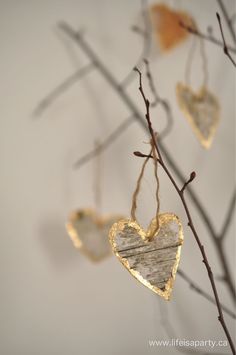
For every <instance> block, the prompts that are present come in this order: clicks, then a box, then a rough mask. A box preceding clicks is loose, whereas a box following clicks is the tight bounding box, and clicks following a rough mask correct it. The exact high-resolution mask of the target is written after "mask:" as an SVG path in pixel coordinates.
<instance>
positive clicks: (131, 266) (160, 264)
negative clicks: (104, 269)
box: [109, 213, 183, 300]
mask: <svg viewBox="0 0 236 355" xmlns="http://www.w3.org/2000/svg"><path fill="white" fill-rule="evenodd" d="M155 223H156V218H154V219H153V220H152V222H151V223H150V226H151V228H153V225H154V224H155ZM150 226H149V227H148V229H147V231H145V230H143V229H142V227H141V226H140V225H139V224H138V223H137V222H136V221H133V220H131V219H123V220H120V221H119V222H117V223H115V224H114V225H113V226H112V228H111V230H110V232H109V238H110V242H111V245H112V250H113V252H114V254H115V255H116V256H117V257H118V259H119V260H120V262H121V263H122V264H123V265H124V266H125V267H126V269H127V270H128V271H129V272H130V273H131V274H132V275H133V276H134V277H135V278H136V279H137V280H138V281H140V282H141V283H142V284H143V285H145V286H147V287H148V288H150V289H151V290H152V291H154V292H155V293H157V294H158V295H160V296H161V297H163V298H165V299H166V300H169V299H170V295H171V292H172V289H173V283H174V279H175V275H176V272H177V268H178V264H179V260H180V252H181V246H182V244H183V229H182V225H181V222H180V220H179V218H178V217H177V216H176V215H174V214H172V213H163V214H160V215H159V229H158V231H157V233H156V234H155V236H154V237H153V238H150V237H149V235H150V231H149V228H150Z"/></svg>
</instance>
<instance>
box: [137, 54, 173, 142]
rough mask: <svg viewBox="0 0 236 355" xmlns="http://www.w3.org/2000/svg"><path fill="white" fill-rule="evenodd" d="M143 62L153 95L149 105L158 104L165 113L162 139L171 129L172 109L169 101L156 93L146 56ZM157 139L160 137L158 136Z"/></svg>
mask: <svg viewBox="0 0 236 355" xmlns="http://www.w3.org/2000/svg"><path fill="white" fill-rule="evenodd" d="M144 63H145V66H146V75H147V78H148V82H149V86H150V90H151V92H152V94H153V97H154V101H153V102H152V103H151V107H155V106H156V105H158V104H160V105H161V107H162V108H163V110H164V111H165V113H166V118H167V125H166V128H165V130H164V131H163V132H162V134H161V138H162V139H163V137H165V136H167V135H168V134H169V132H170V131H171V128H172V126H173V121H174V120H173V116H172V111H171V108H170V105H169V102H168V101H167V100H166V99H163V98H161V97H160V96H159V95H158V93H157V90H156V87H155V84H154V81H153V77H152V75H151V72H150V66H149V62H148V60H147V58H145V59H144ZM159 139H160V136H159Z"/></svg>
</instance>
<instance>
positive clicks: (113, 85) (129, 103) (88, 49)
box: [59, 22, 236, 302]
mask: <svg viewBox="0 0 236 355" xmlns="http://www.w3.org/2000/svg"><path fill="white" fill-rule="evenodd" d="M59 27H60V28H61V30H62V31H64V32H65V33H66V34H67V36H68V37H69V38H71V39H72V40H73V41H75V42H76V44H77V45H78V46H79V47H80V49H81V50H82V51H83V52H84V53H85V54H86V55H87V56H88V58H89V59H90V60H91V62H93V63H96V67H97V70H98V71H99V72H100V74H101V75H102V76H103V77H104V79H105V80H106V81H107V82H108V84H109V85H110V86H111V88H112V89H113V90H114V91H115V92H116V93H117V95H118V96H119V97H120V99H121V100H123V102H124V103H125V105H126V106H127V107H128V108H129V110H130V111H131V112H132V114H133V115H134V116H135V118H136V120H137V122H138V123H139V124H140V125H141V126H142V127H143V128H144V129H145V130H147V126H146V123H145V121H144V120H143V117H142V114H141V113H140V112H139V110H138V108H137V107H136V105H135V104H134V102H133V101H132V100H131V98H130V96H129V95H128V93H127V92H125V91H124V90H123V88H122V87H121V86H120V85H119V84H118V82H117V80H116V79H115V77H114V76H113V74H112V73H111V72H110V71H109V70H108V69H107V67H106V66H105V65H104V64H103V63H102V61H101V60H100V59H99V58H98V56H97V55H96V54H95V53H94V51H93V50H92V49H91V47H90V46H89V45H88V43H87V42H85V40H84V39H83V37H82V36H81V35H80V33H78V32H76V31H74V30H73V29H72V28H71V27H70V26H69V25H68V24H66V23H64V22H63V23H61V24H60V25H59ZM159 147H160V150H161V152H162V154H163V156H164V158H165V160H166V162H167V163H168V165H169V166H170V167H171V168H172V170H173V171H174V173H175V175H176V177H177V178H178V179H179V181H180V182H181V183H182V184H184V183H185V178H184V175H183V173H182V172H181V171H180V169H179V167H178V166H177V164H176V163H175V161H174V160H173V158H172V156H171V155H170V153H169V152H168V150H167V148H166V147H165V145H164V143H163V141H159ZM188 194H189V196H190V198H191V200H192V202H193V204H194V205H195V208H196V210H197V211H198V212H199V215H200V216H201V218H202V221H203V222H204V224H205V226H206V228H207V230H208V232H209V235H210V237H211V238H212V241H213V243H214V246H215V247H216V252H217V255H218V257H219V260H220V263H221V266H222V269H223V272H224V278H225V280H227V281H226V285H227V287H228V289H229V291H230V294H231V296H232V300H233V301H234V302H235V294H236V293H235V288H234V283H233V280H232V277H231V274H230V271H229V267H228V263H227V260H226V258H225V255H224V253H223V252H222V250H221V248H219V246H218V244H217V243H215V241H216V238H217V233H216V231H215V229H214V227H213V225H212V222H211V220H210V218H209V215H208V214H207V212H206V210H205V208H204V206H203V205H202V204H201V202H200V200H199V198H198V196H197V195H196V194H195V192H194V191H193V190H192V189H191V188H190V187H189V188H188Z"/></svg>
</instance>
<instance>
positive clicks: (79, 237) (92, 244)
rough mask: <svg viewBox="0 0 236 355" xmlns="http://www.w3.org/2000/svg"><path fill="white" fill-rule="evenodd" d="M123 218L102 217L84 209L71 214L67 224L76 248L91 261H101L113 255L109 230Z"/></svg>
mask: <svg viewBox="0 0 236 355" xmlns="http://www.w3.org/2000/svg"><path fill="white" fill-rule="evenodd" d="M119 219H121V216H110V217H100V216H98V215H97V214H96V212H95V211H93V210H91V209H82V210H78V211H75V212H73V213H72V214H71V216H70V218H69V222H68V223H67V224H66V229H67V231H68V234H69V236H70V238H71V240H72V242H73V244H74V246H75V247H76V248H78V249H80V250H81V252H82V253H84V254H85V255H86V256H87V257H88V258H89V259H90V260H91V261H94V262H95V261H100V260H102V259H104V258H105V257H107V256H109V255H111V245H110V243H109V230H110V228H111V226H112V225H113V223H115V222H117V221H118V220H119Z"/></svg>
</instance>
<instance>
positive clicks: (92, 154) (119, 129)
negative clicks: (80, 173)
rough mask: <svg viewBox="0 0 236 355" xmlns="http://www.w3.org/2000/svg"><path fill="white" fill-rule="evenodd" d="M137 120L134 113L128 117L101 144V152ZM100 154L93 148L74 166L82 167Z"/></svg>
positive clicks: (76, 167)
mask: <svg viewBox="0 0 236 355" xmlns="http://www.w3.org/2000/svg"><path fill="white" fill-rule="evenodd" d="M134 122H135V117H134V116H133V115H132V116H130V117H128V118H126V119H125V120H124V121H123V122H122V123H121V124H120V125H119V126H118V127H117V128H116V129H115V130H114V131H113V132H112V133H111V134H110V135H109V136H108V137H107V138H106V139H105V140H104V141H103V142H101V143H100V144H99V154H100V153H101V152H103V151H104V150H105V149H106V148H108V146H109V145H110V144H112V143H114V142H115V140H116V139H117V138H118V137H119V136H120V135H121V134H122V132H124V131H125V130H126V129H127V128H128V127H129V126H130V125H131V124H132V123H134ZM97 154H98V151H97V149H92V150H91V151H90V152H88V153H86V154H85V155H83V156H82V157H81V158H79V159H78V160H77V162H76V163H75V164H74V168H75V169H78V168H81V166H83V165H84V164H86V163H87V162H89V161H90V160H91V159H93V158H94V157H95V156H96V155H97Z"/></svg>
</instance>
